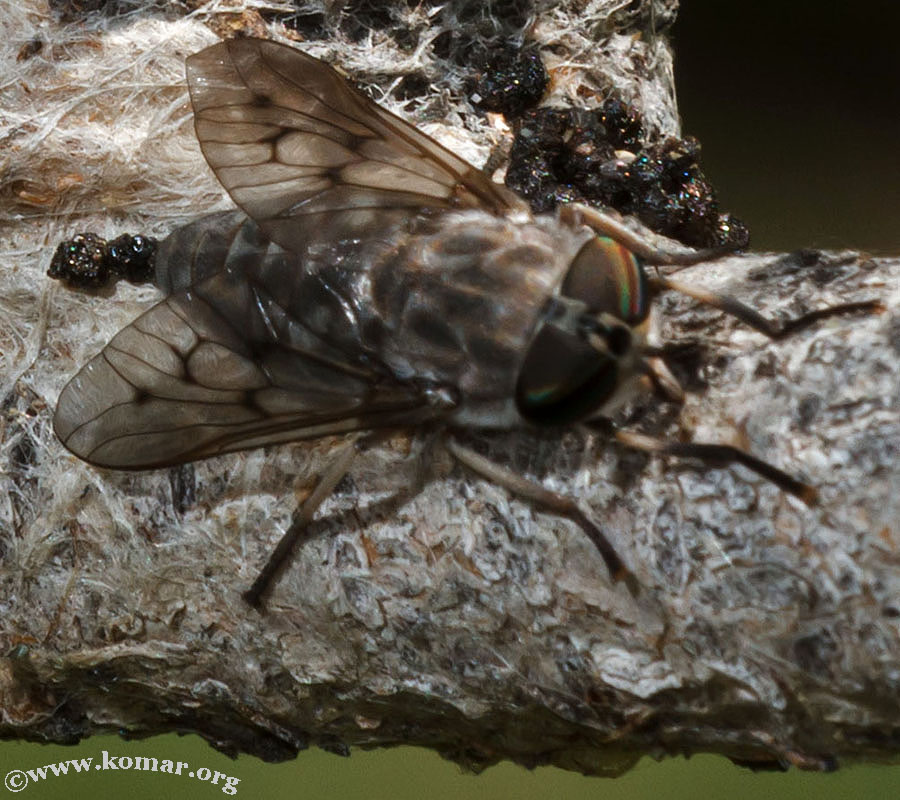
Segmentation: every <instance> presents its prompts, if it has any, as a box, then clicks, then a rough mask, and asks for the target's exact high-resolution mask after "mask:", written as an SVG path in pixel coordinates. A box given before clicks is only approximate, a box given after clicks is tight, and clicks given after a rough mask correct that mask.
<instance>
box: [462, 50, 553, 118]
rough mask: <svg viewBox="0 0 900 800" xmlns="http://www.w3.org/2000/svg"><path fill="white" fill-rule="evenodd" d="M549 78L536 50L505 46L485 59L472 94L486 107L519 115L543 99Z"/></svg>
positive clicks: (480, 104) (474, 99) (479, 69)
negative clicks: (505, 47)
mask: <svg viewBox="0 0 900 800" xmlns="http://www.w3.org/2000/svg"><path fill="white" fill-rule="evenodd" d="M549 80H550V79H549V77H548V75H547V70H546V69H544V64H543V62H542V61H541V58H540V56H539V55H538V53H537V52H536V51H534V50H519V49H512V48H511V49H501V50H500V51H499V52H496V53H492V54H490V55H488V56H486V57H484V58H483V59H481V63H480V64H479V68H478V76H477V77H476V78H475V79H474V80H473V81H472V82H471V86H470V90H469V96H470V98H471V99H472V102H473V103H474V104H475V105H476V106H478V107H479V108H482V109H484V110H485V111H497V112H500V113H502V114H507V115H515V114H519V113H521V112H522V111H523V110H524V109H526V108H529V107H530V106H533V105H535V104H536V103H537V102H538V101H539V100H540V99H541V96H542V95H543V94H544V90H545V89H546V88H547V84H548V82H549Z"/></svg>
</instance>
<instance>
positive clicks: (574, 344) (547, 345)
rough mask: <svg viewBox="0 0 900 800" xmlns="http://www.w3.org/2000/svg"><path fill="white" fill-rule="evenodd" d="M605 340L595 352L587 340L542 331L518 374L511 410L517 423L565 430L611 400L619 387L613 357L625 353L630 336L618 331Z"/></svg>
mask: <svg viewBox="0 0 900 800" xmlns="http://www.w3.org/2000/svg"><path fill="white" fill-rule="evenodd" d="M607 334H608V342H609V343H608V345H607V346H606V347H605V348H603V349H602V350H601V349H598V348H597V347H595V346H592V345H591V344H590V342H589V341H588V339H589V337H586V336H583V335H581V336H580V335H577V334H575V333H571V332H568V331H564V330H561V329H560V328H557V327H555V326H553V325H544V326H543V327H542V328H541V330H540V332H539V333H538V335H537V336H536V337H535V339H534V341H533V342H532V343H531V346H530V347H529V348H528V352H527V353H526V355H525V360H524V361H523V362H522V369H521V371H520V372H519V380H518V383H517V385H516V405H517V407H518V409H519V413H520V414H521V415H522V417H523V418H524V419H526V420H528V421H529V422H531V423H533V424H535V425H568V424H571V423H573V422H577V421H579V420H582V419H586V418H588V417H590V416H591V415H592V414H593V413H595V412H596V411H597V410H598V409H599V408H601V407H602V406H603V405H604V404H605V403H606V402H607V401H608V400H609V399H610V398H612V396H613V395H614V394H615V392H616V389H617V387H618V385H619V380H618V379H619V367H618V365H617V360H618V359H617V355H618V353H616V351H617V350H619V349H623V352H626V351H627V350H628V349H629V348H630V345H631V334H630V332H629V331H628V329H627V328H626V327H624V326H621V325H619V326H616V327H614V328H610V329H608V330H607ZM595 335H601V334H595ZM604 350H605V352H604Z"/></svg>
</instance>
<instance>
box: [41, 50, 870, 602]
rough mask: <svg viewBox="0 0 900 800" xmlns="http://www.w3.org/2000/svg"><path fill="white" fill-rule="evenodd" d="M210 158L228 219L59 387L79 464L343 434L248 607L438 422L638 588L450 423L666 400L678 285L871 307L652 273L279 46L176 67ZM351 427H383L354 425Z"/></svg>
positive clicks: (205, 232) (643, 444) (768, 470)
mask: <svg viewBox="0 0 900 800" xmlns="http://www.w3.org/2000/svg"><path fill="white" fill-rule="evenodd" d="M187 78H188V85H189V88H190V93H191V101H192V103H193V107H194V118H195V127H196V133H197V137H198V139H199V141H200V145H201V148H202V150H203V155H204V157H205V158H206V160H207V162H208V163H209V165H210V166H211V167H212V169H213V170H214V171H215V173H216V175H217V177H218V179H219V180H220V181H221V183H222V185H223V186H224V187H225V189H226V190H227V191H228V193H229V194H230V195H231V197H232V199H233V200H234V201H235V203H237V205H238V206H239V208H240V211H233V212H225V213H221V214H214V215H211V216H207V217H203V218H201V219H200V220H198V221H196V222H193V223H191V224H189V225H186V226H185V227H183V228H180V229H178V230H176V231H175V232H174V233H172V234H171V235H170V236H169V237H168V239H166V240H165V241H164V242H163V243H162V245H161V246H160V249H159V254H158V257H157V266H156V273H157V274H156V283H157V284H158V286H159V287H160V288H161V289H162V290H163V291H165V292H166V293H167V295H168V296H167V297H166V299H164V300H162V301H161V302H160V303H158V304H157V305H155V306H154V307H152V308H151V309H150V310H149V311H147V312H146V313H144V314H143V315H142V316H140V317H139V318H138V319H136V320H135V321H134V322H133V323H131V324H130V325H129V326H127V327H126V328H124V329H123V330H121V331H120V332H119V333H118V334H116V336H114V337H113V339H112V340H111V341H110V342H109V344H107V346H106V347H105V348H104V349H103V351H102V352H101V353H100V354H98V355H97V356H95V357H94V358H93V359H92V360H91V361H90V362H89V363H88V364H87V365H86V366H85V367H84V368H83V369H82V370H81V371H80V372H79V373H78V374H77V375H76V376H75V377H74V378H73V379H72V380H71V381H70V382H69V384H68V385H67V386H66V387H65V388H64V389H63V391H62V393H61V395H60V398H59V403H58V405H57V409H56V415H55V417H54V427H55V430H56V433H57V435H58V437H59V438H60V440H61V441H62V442H63V444H64V445H65V446H66V447H67V448H68V449H69V450H70V451H72V452H73V453H74V454H75V455H76V456H78V457H79V458H82V459H84V460H85V461H88V462H90V463H91V464H95V465H97V466H101V467H107V468H113V469H150V468H156V467H165V466H170V465H174V464H179V463H183V462H186V461H192V460H196V459H202V458H207V457H210V456H215V455H219V454H222V453H228V452H232V451H236V450H244V449H248V448H255V447H261V446H264V445H272V444H278V443H282V442H288V441H295V440H300V439H311V438H316V437H322V436H326V435H333V434H350V433H355V434H356V435H355V437H354V438H353V439H352V441H351V443H350V444H349V445H348V446H347V447H346V448H345V449H343V450H342V451H341V452H340V453H339V454H338V455H337V457H336V458H335V460H334V461H333V463H332V464H331V465H330V467H328V468H327V469H326V471H325V472H324V473H323V474H322V475H321V476H320V478H319V483H318V485H317V487H316V489H315V491H314V492H313V493H312V495H311V496H310V497H309V498H308V499H307V500H306V501H305V503H304V504H303V505H302V506H301V508H300V509H298V511H297V512H296V514H295V517H294V521H293V524H292V526H291V528H290V529H289V531H288V532H287V533H286V534H285V536H284V538H283V539H282V541H281V542H280V543H279V546H278V547H277V548H276V551H275V552H274V553H273V555H272V557H271V558H270V560H269V563H268V564H267V565H266V567H265V568H264V569H263V570H262V572H261V574H260V576H259V578H258V579H257V581H256V582H255V583H254V585H253V587H251V589H250V590H249V591H248V592H247V593H246V594H245V596H246V597H247V599H248V601H249V602H251V603H254V604H256V603H258V602H259V600H260V598H261V596H262V594H263V593H264V592H265V591H266V588H267V586H268V585H269V583H270V581H271V579H272V577H273V575H274V573H275V571H276V570H277V568H278V566H279V564H281V563H282V561H283V559H284V558H285V557H286V555H287V554H288V553H289V552H290V550H291V548H292V547H293V544H294V542H295V540H296V538H297V537H298V536H299V534H300V533H301V531H302V529H303V527H304V526H305V525H306V524H307V523H308V522H309V520H310V519H311V518H312V516H313V514H314V513H315V511H316V509H317V508H318V506H319V505H320V504H321V503H322V502H323V501H324V500H325V499H326V498H327V496H328V495H329V493H330V492H331V491H332V489H333V488H334V486H335V485H336V484H337V483H338V482H339V481H340V479H341V478H342V476H343V475H344V474H346V472H347V471H348V470H349V468H350V466H351V463H352V460H353V455H354V453H356V452H357V451H358V450H359V449H360V448H361V447H363V446H365V444H366V443H367V442H368V441H369V437H370V436H372V435H376V436H377V435H378V433H379V432H384V431H390V430H395V429H398V428H410V427H416V426H421V425H426V424H427V425H431V426H436V427H439V428H441V429H442V430H443V431H444V432H445V437H444V440H445V442H446V446H447V449H448V450H449V451H450V453H452V454H453V455H454V456H455V457H456V458H457V459H458V460H459V461H460V462H461V463H463V464H464V465H465V466H466V467H468V468H469V469H471V470H473V471H474V472H476V473H478V474H479V475H481V476H483V477H485V478H488V479H490V480H492V481H494V482H496V483H498V484H500V485H502V486H504V487H505V488H506V489H508V490H509V491H511V492H513V493H516V494H518V495H521V496H524V497H526V498H528V499H529V500H531V501H532V502H534V503H536V504H537V505H540V506H542V507H545V508H547V509H549V510H551V511H553V512H555V513H558V514H560V515H563V516H566V517H568V518H570V519H572V520H574V521H575V522H576V523H578V524H579V525H580V526H581V528H582V529H583V530H584V531H585V532H586V533H587V534H588V535H589V536H590V538H591V539H592V541H593V542H594V543H595V544H596V546H597V548H598V549H599V551H600V553H601V555H602V556H603V558H604V561H605V563H606V566H607V567H608V569H609V571H610V573H611V575H612V576H613V577H614V578H616V579H621V578H625V579H627V581H628V585H629V587H630V588H631V589H632V590H633V591H635V590H636V587H637V582H636V580H635V579H634V577H633V576H632V574H631V573H630V572H629V570H628V569H627V568H626V567H625V565H624V562H623V561H622V559H621V558H620V557H619V555H618V554H617V552H616V551H615V549H614V548H613V547H612V545H611V544H610V543H609V541H608V540H607V538H606V536H605V534H604V533H603V531H602V530H601V529H600V527H598V526H597V525H596V523H595V522H593V521H592V520H591V519H590V517H589V516H588V515H587V514H585V513H584V512H583V511H582V509H581V508H580V507H579V505H578V504H577V503H576V502H575V501H574V500H573V499H571V498H569V497H567V496H565V495H561V494H558V493H555V492H551V491H549V490H547V489H545V488H544V487H543V486H542V485H540V484H539V483H536V482H533V481H530V480H528V479H526V478H525V477H523V476H521V475H518V474H516V473H514V472H511V471H510V470H508V469H506V468H504V467H502V466H500V465H497V464H495V463H493V462H491V461H489V460H487V459H486V458H485V457H484V456H482V455H480V454H479V453H477V452H475V451H473V450H472V449H470V448H469V447H467V446H465V445H464V444H463V443H462V442H461V441H460V440H459V438H458V437H457V436H455V435H454V434H455V432H458V431H460V430H464V429H472V428H476V429H495V430H496V429H514V428H520V427H543V428H547V427H553V428H562V427H565V426H572V425H577V424H580V423H583V422H589V421H593V420H597V419H600V418H606V417H608V415H610V414H611V413H612V412H613V411H615V410H616V409H617V408H618V407H619V406H621V405H622V403H623V402H625V401H626V400H627V399H628V398H629V397H630V396H631V395H632V393H633V391H634V390H635V389H638V390H640V389H645V390H646V388H647V387H648V386H649V387H651V388H654V387H655V388H656V390H657V391H659V392H661V393H663V394H665V395H668V396H669V397H674V398H678V397H679V395H680V389H679V387H678V386H677V383H675V381H674V378H672V376H671V375H670V374H669V373H668V370H666V369H665V367H664V366H663V365H662V362H661V360H660V359H659V356H660V354H661V351H660V350H659V349H657V348H654V347H651V346H650V345H649V344H648V342H647V332H648V325H649V318H650V313H651V306H652V300H653V298H654V296H655V295H656V294H658V293H659V292H661V291H664V290H673V291H676V292H681V293H683V294H686V295H688V296H690V297H693V298H695V299H696V300H698V301H700V302H701V303H705V304H707V305H711V306H713V307H715V308H718V309H720V310H722V311H724V312H726V313H728V314H731V315H733V316H735V317H737V318H738V319H740V320H741V321H743V322H744V323H746V324H748V325H749V326H751V327H753V328H755V329H756V330H758V331H760V332H762V333H763V334H765V335H766V336H769V337H771V338H779V337H780V336H782V335H783V334H784V333H786V332H788V331H791V330H794V329H796V328H798V327H800V326H803V325H806V324H809V323H812V322H814V321H815V320H817V319H820V318H822V317H823V316H828V315H832V314H835V313H843V312H847V311H860V310H868V311H871V310H874V309H876V308H877V306H878V304H877V303H855V304H846V305H842V306H836V307H832V308H828V309H824V310H821V311H818V312H813V313H812V314H809V315H806V316H805V317H802V318H800V319H798V320H794V321H792V322H790V323H787V324H783V325H779V324H776V323H774V322H772V321H770V320H768V319H766V318H763V317H761V316H760V315H759V314H757V313H756V312H755V311H753V310H752V309H750V308H749V307H747V306H745V305H743V304H741V303H739V302H738V301H736V300H734V299H731V298H727V297H724V296H721V295H717V294H713V293H711V292H707V291H704V290H701V289H696V288H693V287H690V286H685V285H682V284H681V283H677V282H675V281H673V280H670V279H668V278H664V277H652V276H650V275H648V273H647V272H646V270H645V268H644V267H645V265H646V264H651V265H664V264H691V263H697V262H700V261H703V260H705V259H709V258H710V257H712V256H714V255H719V254H720V253H711V252H708V251H705V252H704V251H701V252H689V253H685V252H674V251H668V250H660V249H658V248H656V247H654V246H653V245H652V244H650V243H649V242H648V241H646V240H644V239H643V238H641V237H639V236H638V235H637V234H635V233H633V232H632V231H631V230H630V229H629V228H627V227H626V226H624V225H623V224H622V223H620V222H619V221H617V220H616V219H614V218H613V217H610V216H608V215H607V214H604V213H602V212H599V211H597V210H594V209H591V208H587V207H584V206H579V205H571V206H566V207H564V208H563V209H562V211H561V212H560V213H559V214H558V215H539V216H534V215H532V214H531V213H530V211H529V210H528V208H527V206H526V205H525V203H524V202H523V201H522V200H521V199H520V198H518V197H517V196H516V195H515V194H513V193H512V192H510V191H508V190H507V189H505V188H504V187H502V186H499V185H498V184H495V183H494V182H492V181H491V180H490V179H489V178H488V177H487V176H485V175H484V174H483V173H481V172H480V171H478V170H477V169H475V168H474V167H472V166H471V165H470V164H468V163H467V162H465V161H463V160H462V159H460V158H458V157H457V156H455V155H454V154H453V153H451V152H450V151H448V150H446V149H445V148H443V147H442V146H440V145H439V144H438V143H437V142H435V141H434V140H432V139H431V138H429V137H428V136H426V135H424V134H423V133H421V132H420V131H418V130H417V129H415V128H414V127H412V126H411V125H409V124H407V123H406V122H404V121H402V120H401V119H399V118H398V117H396V116H394V115H393V114H391V113H389V112H388V111H386V110H384V109H382V108H381V107H379V106H378V105H376V104H375V103H374V102H372V101H371V100H369V99H368V98H366V97H365V96H363V95H362V94H360V93H359V92H358V91H356V90H355V89H353V88H352V87H351V86H350V85H348V83H347V82H346V81H345V80H344V79H343V78H342V77H341V76H340V75H339V74H338V73H337V72H335V70H333V69H332V68H331V67H329V66H327V65H326V64H324V63H322V62H320V61H318V60H316V59H314V58H312V57H310V56H308V55H305V54H304V53H301V52H299V51H297V50H295V49H293V48H291V47H287V46H284V45H280V44H276V43H274V42H269V41H264V40H258V39H235V40H231V41H227V42H222V43H220V44H217V45H214V46H212V47H209V48H207V49H206V50H203V51H202V52H200V53H197V54H196V55H193V56H191V57H190V58H189V59H188V61H187ZM363 432H374V433H369V435H362V434H363ZM616 437H617V439H618V440H619V441H620V442H622V443H623V444H625V445H627V446H629V447H633V448H637V449H639V450H644V451H647V452H657V453H663V454H668V455H675V456H681V457H688V458H699V459H701V460H705V461H707V462H712V463H715V464H716V465H724V464H728V463H739V464H743V465H744V466H745V467H748V468H750V469H751V470H754V471H755V472H757V473H758V474H760V475H762V476H763V477H765V478H766V479H768V480H770V481H772V482H773V483H775V484H776V485H777V486H779V487H780V488H781V489H782V490H784V491H786V492H789V493H791V494H794V495H796V496H798V497H800V498H802V499H803V500H804V501H806V502H812V501H813V499H814V497H815V490H814V489H813V487H811V486H809V485H807V484H804V483H802V482H800V481H798V480H796V479H794V478H792V477H791V476H789V475H787V474H786V473H784V472H782V471H781V470H780V469H778V468H776V467H774V466H772V465H770V464H768V463H766V462H764V461H762V460H760V459H758V458H756V457H755V456H752V455H751V454H749V453H747V452H745V451H743V450H740V449H738V448H735V447H731V446H727V445H717V444H701V443H683V442H666V441H662V440H658V439H654V438H651V437H648V436H644V435H642V434H638V433H635V432H632V431H625V430H620V431H618V432H617V433H616Z"/></svg>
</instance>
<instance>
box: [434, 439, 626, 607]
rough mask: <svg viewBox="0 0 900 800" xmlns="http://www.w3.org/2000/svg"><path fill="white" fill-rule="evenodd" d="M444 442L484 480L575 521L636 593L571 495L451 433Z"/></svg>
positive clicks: (606, 542)
mask: <svg viewBox="0 0 900 800" xmlns="http://www.w3.org/2000/svg"><path fill="white" fill-rule="evenodd" d="M444 444H445V446H446V448H447V450H448V452H449V453H450V454H451V455H452V456H453V457H454V458H455V459H456V460H457V461H459V463H460V464H462V465H463V466H464V467H466V468H467V469H470V470H471V471H472V472H474V473H475V474H476V475H480V476H481V477H482V478H484V479H485V480H488V481H490V482H491V483H496V484H497V485H498V486H502V487H503V488H504V489H506V490H507V491H508V492H511V493H512V494H514V495H518V496H519V497H523V498H525V499H526V500H529V501H531V502H532V503H534V504H535V505H536V506H538V507H541V508H544V509H545V510H547V511H549V512H551V513H553V514H557V515H559V516H560V517H565V518H566V519H569V520H571V521H572V522H574V523H575V524H576V525H578V526H579V527H580V528H581V529H582V530H583V531H584V532H585V533H586V534H587V535H588V537H589V538H590V540H591V541H592V542H593V543H594V545H595V546H596V547H597V549H598V550H599V551H600V555H601V556H602V557H603V561H604V562H605V564H606V568H607V569H608V570H609V574H610V575H611V576H612V578H613V580H615V581H625V585H626V586H627V587H628V591H629V592H631V594H632V595H633V596H635V597H636V596H637V595H638V593H639V584H638V581H637V578H635V576H634V574H633V573H632V572H631V571H630V570H629V569H628V567H626V566H625V564H624V563H623V561H622V559H621V558H619V554H618V553H617V552H616V550H615V548H614V547H613V546H612V544H610V541H609V539H607V538H606V534H605V533H603V531H602V530H601V529H600V528H599V527H598V526H597V525H596V524H595V523H594V522H593V521H592V520H591V519H590V517H588V515H587V514H585V513H584V511H582V510H581V507H580V506H579V505H578V503H577V501H576V500H575V499H574V498H572V497H569V496H567V495H564V494H559V493H558V492H553V491H551V490H549V489H546V488H545V487H543V486H542V485H541V484H539V483H538V482H537V481H532V480H528V478H525V477H523V476H522V475H519V474H518V473H516V472H513V471H512V470H510V469H507V468H506V467H502V466H500V465H499V464H496V463H494V462H493V461H491V460H490V459H488V458H485V457H484V456H482V455H480V454H479V453H476V452H475V451H474V450H471V449H470V448H468V447H466V446H465V445H462V444H460V443H459V442H458V441H456V440H455V439H453V438H452V437H450V436H448V437H446V439H445V440H444Z"/></svg>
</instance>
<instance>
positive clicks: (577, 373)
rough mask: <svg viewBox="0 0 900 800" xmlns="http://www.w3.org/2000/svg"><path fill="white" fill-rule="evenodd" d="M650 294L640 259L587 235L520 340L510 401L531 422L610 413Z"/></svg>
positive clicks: (638, 361) (627, 381)
mask: <svg viewBox="0 0 900 800" xmlns="http://www.w3.org/2000/svg"><path fill="white" fill-rule="evenodd" d="M650 310H651V307H650V295H649V290H648V283H647V278H646V274H645V272H644V267H643V264H642V263H641V261H640V259H639V258H638V257H637V256H635V255H634V253H632V252H631V251H630V250H628V249H626V248H625V247H623V246H622V245H620V244H618V243H617V242H614V241H613V240H611V239H608V238H606V237H601V236H592V237H591V238H590V239H588V240H587V241H586V242H585V243H584V244H583V246H582V247H581V249H580V250H579V251H578V253H577V254H576V255H575V257H574V258H573V259H572V261H571V263H570V264H569V266H568V268H567V270H566V272H565V275H564V277H563V279H562V281H561V283H560V285H559V289H558V292H557V293H556V294H555V295H554V296H553V297H552V298H551V299H550V300H549V301H548V303H547V305H546V306H545V309H544V313H543V315H542V317H541V320H540V322H539V324H538V326H537V327H536V329H535V333H534V336H533V338H532V339H531V341H530V342H529V344H528V348H527V351H526V354H525V358H524V360H523V362H522V366H521V371H520V374H519V377H518V381H517V384H516V394H515V397H516V406H517V409H518V411H519V413H520V414H521V416H522V418H523V419H524V420H525V421H527V422H529V423H531V424H534V425H541V426H547V425H567V424H571V423H574V422H578V421H581V420H585V419H589V418H591V417H596V416H605V415H608V414H610V413H612V412H613V411H614V410H616V409H617V408H618V407H619V406H621V405H622V404H623V403H625V402H626V401H627V400H628V399H629V397H630V396H631V394H632V391H633V389H634V387H635V384H636V382H637V379H638V378H639V377H640V375H641V374H642V372H643V371H644V370H643V360H642V357H641V350H642V348H643V346H644V343H645V340H646V336H647V331H648V328H649V321H650Z"/></svg>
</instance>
